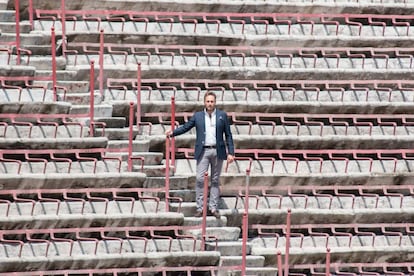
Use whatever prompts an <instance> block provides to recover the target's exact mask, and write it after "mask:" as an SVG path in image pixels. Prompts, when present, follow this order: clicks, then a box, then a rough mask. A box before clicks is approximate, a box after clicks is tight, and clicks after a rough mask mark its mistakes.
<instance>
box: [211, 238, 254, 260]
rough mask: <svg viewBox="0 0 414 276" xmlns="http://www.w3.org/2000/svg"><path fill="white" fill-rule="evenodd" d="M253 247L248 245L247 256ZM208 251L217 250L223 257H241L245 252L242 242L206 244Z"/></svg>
mask: <svg viewBox="0 0 414 276" xmlns="http://www.w3.org/2000/svg"><path fill="white" fill-rule="evenodd" d="M251 248H252V245H251V244H250V243H247V244H246V254H247V255H250V251H251ZM206 250H216V251H219V252H220V255H221V256H222V257H224V256H226V257H230V256H231V257H235V256H240V255H241V252H243V242H242V240H237V241H220V242H218V243H217V244H216V243H215V242H209V243H207V244H206Z"/></svg>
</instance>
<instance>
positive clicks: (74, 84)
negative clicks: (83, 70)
mask: <svg viewBox="0 0 414 276" xmlns="http://www.w3.org/2000/svg"><path fill="white" fill-rule="evenodd" d="M34 84H39V85H42V86H46V87H47V88H49V89H52V87H53V83H52V82H51V81H34ZM56 84H57V86H59V87H64V88H65V89H66V90H67V93H66V94H67V95H72V94H78V93H79V94H80V95H84V94H88V95H90V87H89V81H76V80H75V81H71V80H57V82H56ZM58 92H59V91H58ZM95 93H97V91H95ZM88 103H89V101H88Z"/></svg>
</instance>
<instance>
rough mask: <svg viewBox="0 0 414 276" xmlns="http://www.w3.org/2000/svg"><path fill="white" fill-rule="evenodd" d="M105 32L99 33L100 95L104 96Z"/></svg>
mask: <svg viewBox="0 0 414 276" xmlns="http://www.w3.org/2000/svg"><path fill="white" fill-rule="evenodd" d="M103 73H104V30H101V31H100V32H99V93H100V95H101V96H103V86H104V77H103Z"/></svg>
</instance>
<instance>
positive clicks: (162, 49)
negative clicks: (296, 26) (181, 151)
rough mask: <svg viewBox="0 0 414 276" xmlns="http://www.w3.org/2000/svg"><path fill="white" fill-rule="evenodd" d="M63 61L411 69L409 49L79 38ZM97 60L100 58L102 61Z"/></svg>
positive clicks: (78, 62) (411, 49) (211, 65)
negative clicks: (263, 45)
mask: <svg viewBox="0 0 414 276" xmlns="http://www.w3.org/2000/svg"><path fill="white" fill-rule="evenodd" d="M68 48H69V49H68V54H67V56H66V58H67V64H68V66H69V65H71V66H72V65H73V66H76V65H84V64H88V65H89V64H90V63H91V61H92V60H95V61H98V60H99V61H100V59H101V56H100V52H101V49H102V59H103V60H102V62H103V64H104V65H114V64H125V65H128V64H131V65H132V64H137V63H142V64H143V65H148V66H149V65H151V66H155V65H159V66H160V65H163V66H174V67H179V66H188V67H200V68H202V67H217V66H218V67H222V68H228V67H248V68H250V69H254V68H259V67H262V68H263V67H264V68H266V67H267V68H291V69H295V68H296V69H297V68H315V69H325V68H331V69H337V68H352V69H367V70H372V69H411V68H412V66H413V64H412V59H413V57H412V55H411V53H412V52H413V48H395V47H394V48H373V47H365V48H359V47H343V48H339V47H313V48H311V47H301V48H292V47H289V48H288V47H270V46H268V47H255V46H225V45H223V46H215V45H158V44H151V45H148V44H119V43H118V44H116V43H104V44H102V45H101V44H99V43H93V42H79V43H70V44H69V45H68ZM100 62H101V61H100Z"/></svg>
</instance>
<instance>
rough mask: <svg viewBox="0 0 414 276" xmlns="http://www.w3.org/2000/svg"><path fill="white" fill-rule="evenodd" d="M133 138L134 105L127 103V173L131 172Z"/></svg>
mask: <svg viewBox="0 0 414 276" xmlns="http://www.w3.org/2000/svg"><path fill="white" fill-rule="evenodd" d="M133 138H134V103H133V102H130V103H129V144H128V171H129V172H132V147H133Z"/></svg>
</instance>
